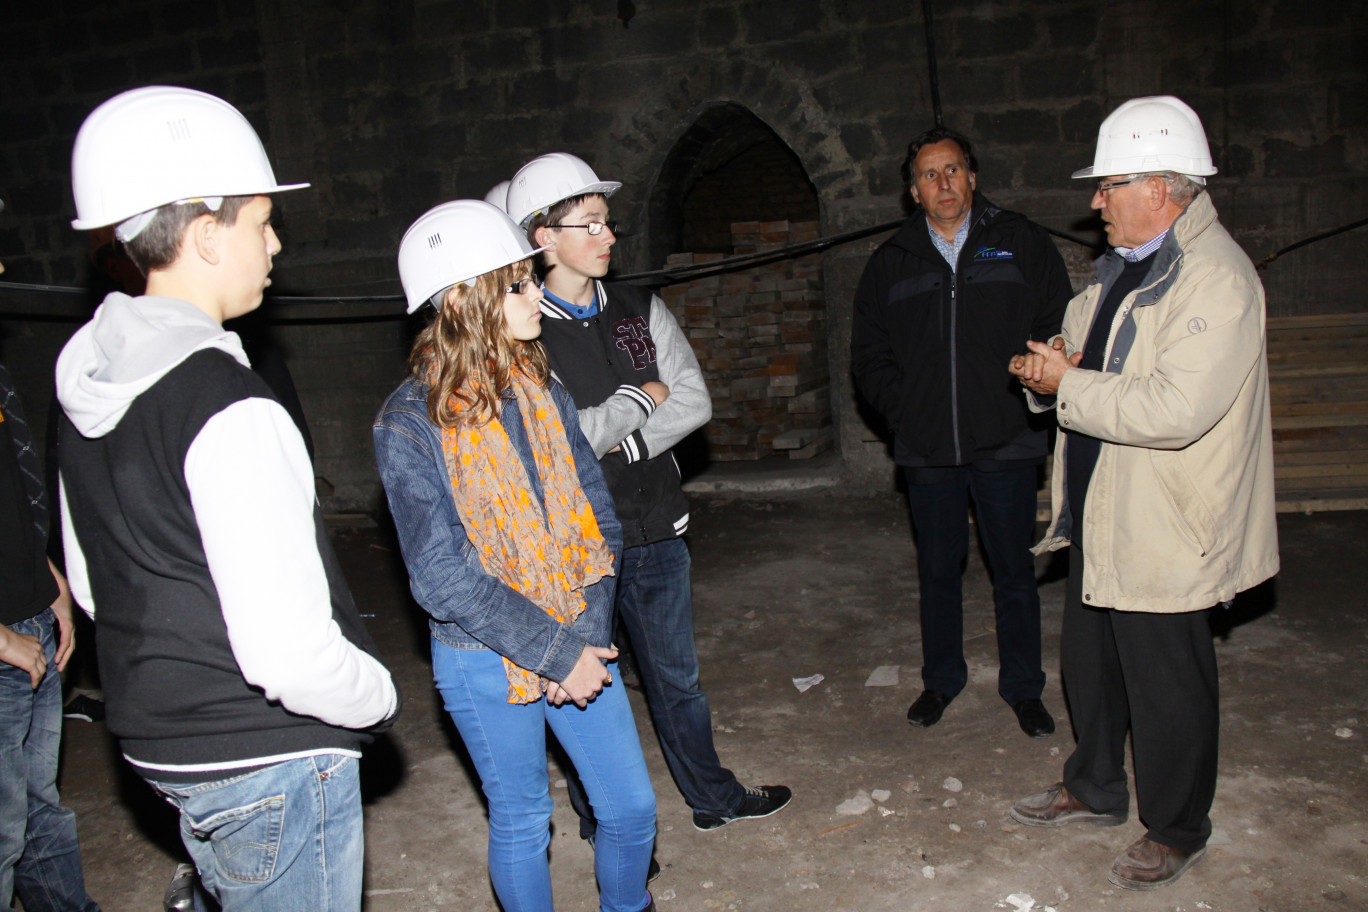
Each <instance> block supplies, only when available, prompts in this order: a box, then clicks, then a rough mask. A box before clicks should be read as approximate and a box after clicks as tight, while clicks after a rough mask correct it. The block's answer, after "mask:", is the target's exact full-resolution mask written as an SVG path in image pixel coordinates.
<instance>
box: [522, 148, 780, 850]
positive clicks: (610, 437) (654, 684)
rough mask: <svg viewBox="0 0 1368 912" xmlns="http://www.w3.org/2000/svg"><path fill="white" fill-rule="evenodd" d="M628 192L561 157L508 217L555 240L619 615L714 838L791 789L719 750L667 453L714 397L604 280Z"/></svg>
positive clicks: (666, 740) (560, 360)
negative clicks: (599, 470) (599, 479)
mask: <svg viewBox="0 0 1368 912" xmlns="http://www.w3.org/2000/svg"><path fill="white" fill-rule="evenodd" d="M621 186H622V185H621V184H620V183H618V182H616V181H600V180H599V179H598V176H597V175H596V174H595V173H594V172H593V170H592V169H591V168H590V167H589V166H588V165H587V164H585V162H583V161H582V160H580V159H579V158H577V157H575V156H573V155H570V154H568V153H564V152H553V153H550V154H548V155H543V156H541V157H540V158H537V159H534V160H533V161H531V162H529V163H528V164H526V165H524V166H523V168H522V169H521V170H520V171H518V173H517V174H516V175H515V176H514V178H513V181H512V183H511V185H510V186H509V189H508V214H509V216H510V217H512V219H513V220H514V221H516V222H518V223H519V224H520V225H521V226H523V227H524V228H525V229H526V230H527V234H528V238H529V240H531V241H532V244H533V246H534V247H543V246H546V245H551V244H554V245H555V246H554V247H552V248H551V249H550V250H547V251H546V252H545V253H544V254H543V256H544V258H545V259H544V263H545V270H546V276H545V282H544V290H545V297H544V299H543V301H542V317H543V319H542V336H541V338H542V344H543V345H545V346H546V351H547V354H548V355H549V357H550V360H551V367H552V369H553V370H554V372H555V374H556V377H557V379H558V380H560V382H561V383H562V384H564V385H565V387H566V388H567V389H568V390H569V391H570V395H571V396H572V397H573V398H574V400H575V405H576V407H577V408H578V409H579V418H580V427H581V429H582V430H583V432H584V435H585V437H586V438H587V439H588V441H589V443H590V445H591V446H592V447H593V448H594V452H595V454H596V455H598V457H599V460H600V462H601V464H602V466H603V470H604V475H605V476H606V477H607V479H608V487H609V490H610V491H611V492H612V494H613V500H614V503H615V505H616V507H617V513H618V517H619V519H621V521H622V532H623V549H624V550H623V556H622V557H623V559H622V566H621V568H620V570H619V578H618V589H617V604H616V608H617V610H618V612H619V615H618V616H619V618H620V619H621V623H622V625H623V626H624V627H625V628H626V630H627V635H628V637H629V639H630V640H631V645H632V650H633V652H634V654H635V656H636V659H637V665H638V668H639V671H640V674H641V679H642V683H643V685H644V686H645V689H646V696H647V700H648V702H649V706H650V710H651V718H652V719H653V720H654V722H655V724H656V732H657V734H658V735H659V737H660V744H661V748H662V750H663V752H664V754H665V760H666V763H667V764H668V765H669V767H670V772H671V774H672V775H673V776H674V779H675V783H676V784H677V785H678V786H679V790H680V791H681V792H682V793H683V795H684V798H685V800H687V801H688V803H689V805H690V807H692V808H693V821H694V826H695V827H697V828H698V829H700V830H715V829H717V828H719V827H722V826H725V825H726V824H728V823H730V822H732V821H733V820H736V819H739V818H742V817H768V816H769V815H770V814H773V813H775V812H776V811H778V810H780V809H781V808H783V807H784V805H786V804H788V802H789V799H790V798H791V797H792V793H791V792H790V790H789V789H788V788H786V787H784V786H782V785H767V786H759V787H751V788H746V787H744V786H742V785H741V783H739V782H738V781H737V780H736V777H735V776H734V775H733V774H732V773H731V771H730V770H728V769H726V768H725V767H723V766H722V764H721V761H720V760H719V759H718V757H717V750H716V748H715V747H714V745H713V737H712V713H711V711H710V709H709V708H708V698H707V697H706V696H705V695H704V694H703V692H702V690H701V689H700V688H699V685H698V653H697V650H696V649H695V646H694V633H693V602H692V597H691V595H690V588H689V551H688V548H687V547H686V546H685V544H684V539H683V538H682V537H681V536H683V534H684V533H685V531H686V530H687V529H688V524H689V503H688V499H687V498H686V497H685V496H684V491H683V489H682V487H681V486H680V474H679V465H678V463H677V462H676V461H675V458H674V454H673V453H672V451H671V448H672V447H673V446H674V445H675V444H677V443H678V442H679V441H680V440H682V439H683V438H684V437H685V436H686V435H688V434H690V433H692V432H693V431H695V430H697V429H698V428H700V427H702V426H703V425H704V424H705V423H707V421H708V419H709V418H710V417H711V416H712V402H711V400H710V399H709V397H708V390H707V387H706V386H705V385H704V383H703V374H702V371H700V370H699V367H698V359H697V358H695V357H694V353H693V349H692V348H691V347H690V345H689V341H688V339H687V338H686V337H685V336H684V333H683V332H681V331H680V328H679V325H678V323H676V322H675V319H674V317H673V316H672V315H671V314H670V312H669V310H668V309H666V307H665V302H663V301H662V300H661V299H660V298H659V297H658V296H656V295H654V294H652V293H651V291H650V290H649V289H646V288H640V287H638V286H635V285H628V284H623V283H606V282H603V281H602V278H603V276H605V275H606V274H607V273H608V268H609V266H610V264H611V259H612V247H613V244H614V243H616V241H617V234H616V232H615V226H614V223H613V222H612V221H611V220H610V218H609V216H610V213H609V207H608V197H610V196H612V195H613V194H614V193H616V192H617V191H618V189H620V188H621ZM573 795H574V792H573V789H572V797H573ZM576 804H577V807H576V810H577V811H579V813H580V817H581V826H580V831H581V835H583V836H585V837H586V838H589V839H591V840H592V838H593V832H594V824H593V822H592V820H589V819H586V818H587V816H588V811H587V808H584V807H582V802H576Z"/></svg>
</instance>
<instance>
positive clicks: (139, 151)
mask: <svg viewBox="0 0 1368 912" xmlns="http://www.w3.org/2000/svg"><path fill="white" fill-rule="evenodd" d="M307 186H309V185H308V184H278V183H276V178H275V172H273V171H272V170H271V163H270V161H268V160H267V158H266V150H265V149H264V148H262V145H261V140H260V138H258V137H257V134H256V131H255V130H253V129H252V125H251V124H250V123H248V122H247V118H245V117H243V116H242V114H241V113H239V112H238V110H237V108H235V107H233V106H232V105H230V104H229V103H228V102H226V101H224V100H223V99H221V98H216V97H215V96H213V95H208V94H206V93H204V92H197V91H195V90H194V89H183V88H178V87H175V86H148V87H146V88H142V89H133V90H132V91H128V92H124V93H122V94H119V95H115V96H114V97H113V98H111V99H109V100H108V101H106V102H105V103H104V104H102V105H100V106H99V107H98V108H96V109H95V110H94V111H91V112H90V116H88V117H87V118H86V119H85V123H83V124H81V130H80V132H79V133H77V134H76V145H75V148H73V149H72V152H71V189H72V195H73V196H74V197H75V199H76V218H75V220H74V221H72V223H71V226H72V227H73V228H76V229H79V230H81V231H86V230H89V229H91V228H102V227H104V226H105V225H115V224H118V223H120V222H124V221H126V220H128V219H131V218H132V217H133V216H136V215H139V214H142V213H147V212H150V211H152V210H155V209H158V208H160V207H162V206H165V205H167V204H168V203H174V202H178V201H180V200H191V199H204V198H213V197H218V198H222V197H225V196H256V195H257V194H268V193H278V192H280V191H282V190H298V189H299V188H301V187H307ZM211 208H216V207H212V206H211ZM149 220H150V216H149V217H148V218H147V219H143V220H142V223H141V224H137V225H134V226H130V232H131V233H130V232H124V231H121V232H120V234H121V235H124V239H125V240H128V239H129V238H131V237H132V236H134V235H136V234H137V233H138V231H141V230H142V228H143V227H144V226H145V225H146V223H147V221H149Z"/></svg>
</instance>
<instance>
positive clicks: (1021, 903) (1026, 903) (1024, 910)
mask: <svg viewBox="0 0 1368 912" xmlns="http://www.w3.org/2000/svg"><path fill="white" fill-rule="evenodd" d="M1003 902H1005V903H1006V904H1007V905H1009V906H1011V907H1012V908H1013V909H1016V910H1017V912H1031V910H1032V909H1034V908H1035V900H1034V899H1032V898H1031V894H1029V893H1012V894H1009V895H1008V897H1007V898H1006V899H1004V900H1003Z"/></svg>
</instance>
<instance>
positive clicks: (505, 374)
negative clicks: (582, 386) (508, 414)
mask: <svg viewBox="0 0 1368 912" xmlns="http://www.w3.org/2000/svg"><path fill="white" fill-rule="evenodd" d="M531 273H532V261H531V260H521V261H519V262H517V263H510V264H509V265H507V266H500V267H499V268H498V269H495V270H493V271H492V272H486V273H485V274H484V275H482V276H480V277H479V278H477V279H474V280H472V281H470V282H464V283H462V284H460V285H453V286H452V287H451V288H448V289H447V290H446V294H444V295H443V296H442V304H441V306H440V307H438V308H437V316H436V317H435V318H434V319H433V321H432V322H431V323H429V324H428V326H427V328H425V329H424V330H423V331H422V332H421V333H419V334H418V338H417V339H416V340H414V343H413V351H412V352H410V353H409V360H408V368H409V371H410V372H411V373H412V374H413V376H414V377H416V378H417V379H419V380H421V381H423V382H424V383H426V384H427V385H428V395H427V412H428V417H429V418H430V419H432V423H433V424H436V425H437V426H438V427H444V428H454V427H456V426H457V425H458V424H461V423H462V422H468V423H472V424H477V425H479V424H487V423H488V422H489V420H490V419H491V418H495V417H497V416H498V414H499V397H500V394H502V392H503V391H504V390H505V389H507V388H508V385H509V382H510V380H511V378H512V374H513V371H514V370H518V371H521V372H522V373H523V374H524V375H526V376H527V377H529V378H531V379H532V380H534V381H535V382H536V383H537V384H538V385H539V386H543V387H545V386H547V385H548V384H549V383H550V380H551V368H550V366H549V364H548V363H547V360H546V350H545V349H544V348H542V345H541V342H539V341H537V340H536V339H533V340H531V341H528V342H519V341H517V340H514V339H511V338H509V336H508V334H507V332H506V330H505V321H504V310H503V301H504V289H506V288H507V287H508V286H509V285H512V284H513V282H514V281H516V280H518V279H525V278H529V277H530V276H531ZM457 403H463V404H464V407H463V408H460V409H458V408H457V407H456V405H457Z"/></svg>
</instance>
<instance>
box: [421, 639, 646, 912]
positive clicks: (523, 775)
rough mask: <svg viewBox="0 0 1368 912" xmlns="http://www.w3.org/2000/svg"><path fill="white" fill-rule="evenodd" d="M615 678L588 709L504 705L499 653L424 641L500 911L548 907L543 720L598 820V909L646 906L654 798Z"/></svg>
mask: <svg viewBox="0 0 1368 912" xmlns="http://www.w3.org/2000/svg"><path fill="white" fill-rule="evenodd" d="M608 667H609V669H610V670H611V671H613V672H614V675H613V677H614V683H612V684H610V685H608V686H607V687H605V688H604V689H603V691H602V692H601V693H600V694H599V695H598V697H597V698H595V699H594V701H593V702H591V703H590V704H589V705H588V706H587V707H585V708H584V709H580V708H579V707H577V706H575V705H574V704H573V703H570V702H566V703H565V704H563V705H561V706H552V705H550V704H549V703H548V702H547V701H546V700H545V699H542V700H538V701H537V702H535V703H528V704H514V703H509V702H508V678H507V676H506V675H505V674H504V667H503V659H502V658H500V656H499V654H498V653H496V652H494V651H493V650H492V649H453V648H452V647H450V646H447V645H446V644H445V643H442V642H440V641H439V640H436V639H434V640H433V641H432V674H433V678H434V680H435V681H436V684H437V690H438V692H439V693H440V694H441V695H442V699H443V701H444V702H445V705H446V710H447V712H448V713H450V714H451V718H452V721H454V722H455V723H456V728H457V730H458V731H460V733H461V740H463V741H464V742H465V746H466V749H467V750H468V751H469V752H470V758H471V760H472V761H473V762H474V763H475V768H476V770H478V771H479V774H480V783H481V786H482V787H483V789H484V793H485V797H486V798H488V799H489V877H490V880H491V881H493V883H494V892H495V893H496V894H498V897H499V902H500V903H501V904H502V905H503V908H504V912H553V910H554V906H553V905H552V902H551V870H550V867H549V865H548V863H547V856H546V852H547V847H548V846H549V845H550V842H551V834H550V823H551V809H552V801H551V793H550V782H549V780H548V778H547V774H546V729H547V727H548V726H549V727H550V728H551V732H552V734H554V735H555V736H556V740H557V741H559V742H560V745H561V747H562V748H563V749H564V750H565V753H566V755H568V756H569V757H570V760H571V762H572V763H574V765H575V771H576V772H577V773H578V775H579V777H580V779H581V781H583V783H584V787H585V789H586V790H587V791H588V793H589V801H590V803H592V804H593V807H594V814H595V816H596V817H597V818H598V822H599V823H598V835H597V838H596V839H595V842H594V873H595V874H596V875H597V877H598V885H599V904H600V908H601V909H602V912H641V910H643V909H645V908H646V906H647V905H649V904H650V901H651V897H650V894H649V893H647V892H646V868H647V865H649V864H650V860H651V846H652V844H653V843H654V841H655V817H656V802H655V792H654V791H652V789H651V778H650V775H649V774H648V773H647V770H646V761H645V759H644V758H643V757H642V754H641V742H640V741H639V740H638V739H637V730H636V723H635V721H634V720H633V719H632V708H631V704H629V703H628V702H627V692H626V690H625V689H624V688H623V686H622V685H621V684H620V683H617V674H616V672H617V665H616V663H614V664H610V665H609V666H608Z"/></svg>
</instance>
